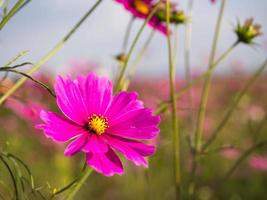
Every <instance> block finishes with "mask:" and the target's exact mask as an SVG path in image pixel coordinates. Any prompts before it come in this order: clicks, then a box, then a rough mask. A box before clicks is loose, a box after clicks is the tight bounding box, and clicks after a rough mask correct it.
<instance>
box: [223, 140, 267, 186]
mask: <svg viewBox="0 0 267 200" xmlns="http://www.w3.org/2000/svg"><path fill="white" fill-rule="evenodd" d="M266 145H267V141H262V142H259V143H257V144H256V145H254V146H252V147H250V148H249V149H247V150H246V151H245V152H244V153H243V154H242V155H241V156H240V157H239V158H238V160H237V161H236V162H235V163H234V164H233V166H232V167H231V168H230V169H229V170H228V171H227V172H226V174H225V175H224V178H223V180H222V181H221V182H222V183H225V181H226V180H228V179H229V178H230V177H231V175H232V174H233V173H234V172H235V170H236V169H237V168H238V166H239V165H240V164H241V163H242V162H243V160H244V159H246V158H247V157H248V156H249V155H250V154H251V153H252V152H254V151H255V150H257V149H259V148H261V147H263V146H266Z"/></svg>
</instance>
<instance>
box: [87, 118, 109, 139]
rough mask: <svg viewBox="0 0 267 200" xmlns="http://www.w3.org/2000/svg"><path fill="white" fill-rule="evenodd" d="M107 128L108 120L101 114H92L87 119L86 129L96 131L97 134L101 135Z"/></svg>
mask: <svg viewBox="0 0 267 200" xmlns="http://www.w3.org/2000/svg"><path fill="white" fill-rule="evenodd" d="M107 128H108V120H107V119H106V118H105V117H103V116H102V115H95V114H94V115H92V116H91V117H89V119H88V129H89V130H90V131H91V132H93V133H96V134H97V135H102V134H103V133H104V132H105V131H106V129H107Z"/></svg>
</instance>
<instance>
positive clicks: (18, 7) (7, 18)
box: [0, 0, 30, 30]
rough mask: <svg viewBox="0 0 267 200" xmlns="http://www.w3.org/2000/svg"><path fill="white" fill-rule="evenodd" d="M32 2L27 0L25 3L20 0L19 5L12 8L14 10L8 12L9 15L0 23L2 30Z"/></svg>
mask: <svg viewBox="0 0 267 200" xmlns="http://www.w3.org/2000/svg"><path fill="white" fill-rule="evenodd" d="M29 2H30V0H27V1H25V2H24V0H18V1H17V3H16V4H15V5H14V6H13V7H12V9H11V10H10V11H9V12H8V14H7V15H5V16H4V18H3V19H2V21H1V22H0V30H2V28H3V27H4V26H5V25H6V23H7V22H8V21H9V20H10V19H11V18H12V17H13V16H14V15H15V14H16V13H17V12H18V11H19V10H20V9H21V8H22V7H24V6H25V5H26V4H27V3H29Z"/></svg>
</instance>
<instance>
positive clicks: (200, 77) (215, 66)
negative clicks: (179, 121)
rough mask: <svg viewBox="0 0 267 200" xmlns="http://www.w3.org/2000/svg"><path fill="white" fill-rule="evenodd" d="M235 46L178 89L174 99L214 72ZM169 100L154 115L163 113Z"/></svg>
mask: <svg viewBox="0 0 267 200" xmlns="http://www.w3.org/2000/svg"><path fill="white" fill-rule="evenodd" d="M236 46H237V43H234V44H233V45H231V46H230V47H229V48H228V49H227V50H226V51H225V52H224V53H223V54H222V55H221V56H220V57H219V58H218V59H217V60H216V61H215V62H214V63H213V65H212V67H211V68H210V69H208V71H206V72H205V73H203V74H202V75H200V76H199V77H197V78H196V79H194V80H192V81H191V82H190V83H188V84H187V85H186V86H184V87H183V88H181V89H179V92H177V93H176V99H179V98H180V97H181V96H182V95H183V94H184V93H186V92H187V91H188V90H190V89H191V88H192V87H193V86H194V85H195V84H196V83H198V82H199V81H201V80H202V79H203V78H205V77H207V76H208V75H209V74H210V72H211V71H212V70H214V69H215V68H217V66H219V64H220V63H221V62H222V61H223V60H224V59H225V58H226V57H227V56H228V55H229V54H230V53H231V52H232V51H233V50H234V48H235V47H236ZM170 102H171V101H170V100H169V101H166V102H162V103H161V104H160V106H159V107H158V109H157V110H156V112H155V113H156V114H157V115H158V114H160V113H162V112H164V111H165V110H166V109H167V108H168V106H169V104H170Z"/></svg>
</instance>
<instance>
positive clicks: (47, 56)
mask: <svg viewBox="0 0 267 200" xmlns="http://www.w3.org/2000/svg"><path fill="white" fill-rule="evenodd" d="M102 1H103V0H98V1H97V2H96V3H95V4H94V5H93V6H92V7H91V8H90V9H89V10H88V11H87V12H86V14H85V15H84V16H83V17H82V18H81V19H80V20H79V21H78V23H77V24H76V25H75V26H74V27H73V28H72V29H71V30H70V31H69V32H68V33H67V35H66V36H65V37H63V38H62V40H61V41H59V43H58V44H57V45H56V46H55V47H54V48H53V49H52V50H51V51H50V52H48V54H47V55H45V56H44V57H43V58H42V59H41V60H39V61H38V62H37V63H36V64H35V65H34V66H33V67H32V68H31V69H30V71H28V72H27V75H31V74H32V73H34V72H35V71H36V70H38V69H39V68H40V67H41V66H42V65H43V64H45V63H46V62H47V61H48V60H50V59H51V58H52V57H53V56H54V55H55V54H56V53H58V52H59V51H60V50H61V49H62V48H63V46H64V44H65V43H66V42H67V41H68V40H69V38H70V37H71V36H72V35H73V34H74V33H75V31H76V30H77V29H78V28H79V27H80V26H81V24H82V23H83V22H84V21H85V20H86V19H87V18H88V17H89V16H90V15H91V14H92V13H93V11H94V10H95V9H96V8H97V7H98V5H99V4H100V3H101V2H102ZM26 80H27V78H26V77H22V78H21V79H19V81H17V82H16V83H15V84H14V85H13V87H11V88H10V89H9V90H8V91H7V92H6V93H5V94H4V95H3V96H2V97H1V98H0V105H2V104H3V103H4V101H5V100H6V99H7V98H8V97H9V96H10V95H12V94H13V93H14V92H15V91H16V90H17V89H18V88H19V87H20V86H21V85H22V84H23V83H24V82H25V81H26Z"/></svg>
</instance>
